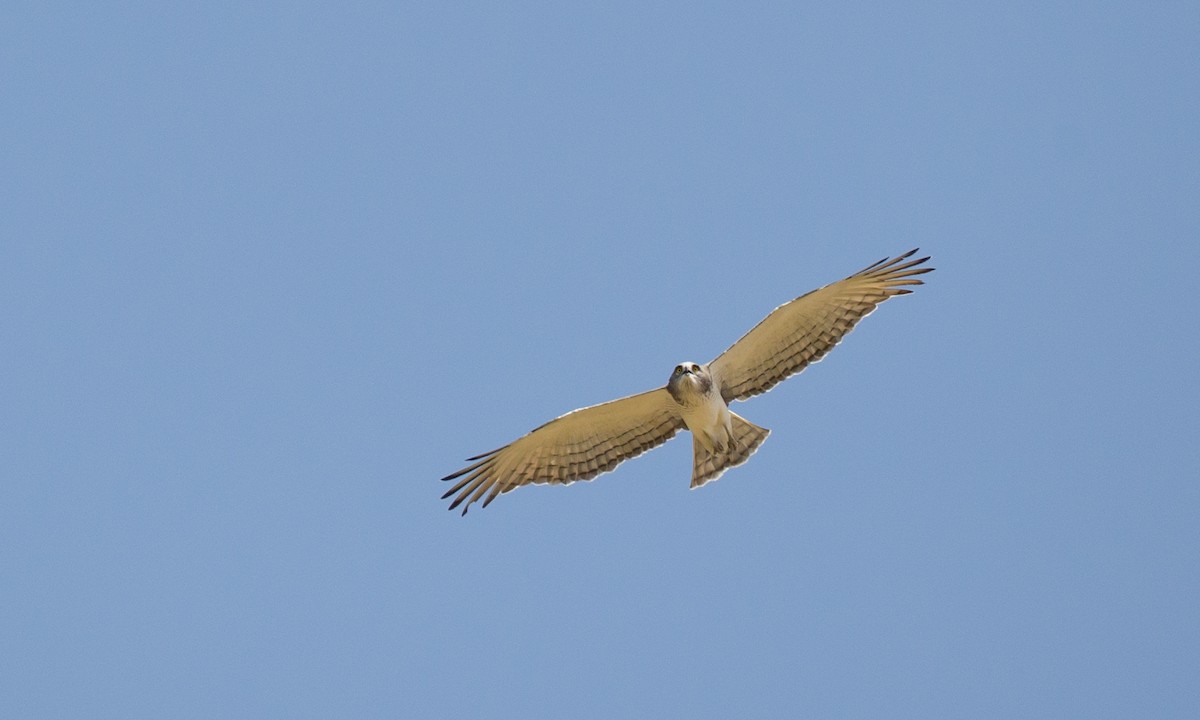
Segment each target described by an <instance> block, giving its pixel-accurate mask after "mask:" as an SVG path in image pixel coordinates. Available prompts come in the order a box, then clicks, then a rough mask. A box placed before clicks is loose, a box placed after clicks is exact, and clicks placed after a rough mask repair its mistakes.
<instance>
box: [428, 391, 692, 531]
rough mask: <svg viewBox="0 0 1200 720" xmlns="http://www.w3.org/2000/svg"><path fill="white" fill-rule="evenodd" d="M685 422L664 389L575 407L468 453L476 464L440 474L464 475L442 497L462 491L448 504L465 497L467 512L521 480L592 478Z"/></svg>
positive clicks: (660, 440) (659, 441)
mask: <svg viewBox="0 0 1200 720" xmlns="http://www.w3.org/2000/svg"><path fill="white" fill-rule="evenodd" d="M683 427H684V424H683V419H682V417H680V415H679V406H678V405H676V403H675V400H674V399H672V398H671V396H670V394H668V393H667V390H666V388H659V389H658V390H651V391H649V392H644V393H641V394H639V395H630V396H629V397H626V398H621V399H620V400H613V401H612V402H606V403H603V404H601V405H593V406H591V407H586V408H583V409H580V410H575V411H573V412H569V413H567V414H566V415H563V416H562V417H559V418H556V419H554V420H551V421H550V422H548V423H546V424H545V425H542V426H541V427H539V428H537V429H536V430H534V431H533V432H531V433H529V434H528V435H525V436H524V437H522V438H520V439H519V440H516V441H514V442H512V443H510V444H508V445H505V446H504V447H502V448H499V449H498V450H493V451H491V452H487V453H484V454H482V455H476V456H475V457H473V458H467V462H471V463H473V464H471V465H468V466H467V467H465V468H463V469H462V470H459V471H458V472H456V473H454V474H452V475H447V476H446V477H444V478H442V480H454V479H455V478H462V479H461V480H459V481H458V482H457V483H456V484H455V485H454V487H452V488H450V490H449V491H448V492H447V493H446V494H445V495H443V496H442V499H443V500H445V499H446V498H448V497H450V496H451V495H454V494H455V493H458V497H456V498H454V502H452V503H450V509H451V510H453V509H454V508H456V507H458V506H459V505H460V504H461V503H462V502H463V501H464V500H466V501H467V502H466V505H465V506H463V515H466V514H467V508H469V507H471V503H473V502H475V501H476V500H479V499H480V498H482V497H483V496H484V494H485V493H486V494H487V499H486V500H484V501H483V506H484V507H487V506H488V503H490V502H491V501H492V500H495V499H496V496H497V495H499V494H500V493H506V492H508V491H509V490H512V489H513V488H517V487H520V486H521V485H529V484H530V483H536V484H542V483H551V484H555V485H565V484H567V483H572V482H575V481H576V480H591V479H592V478H594V477H596V476H597V475H599V474H600V473H604V472H608V471H609V470H612V469H613V468H615V467H616V466H617V465H619V464H620V463H621V462H622V461H624V460H627V459H629V458H631V457H637V456H638V455H641V454H642V453H644V452H646V451H647V450H649V449H650V448H653V447H657V446H659V445H662V444H663V443H665V442H666V441H667V440H670V439H671V437H672V436H673V435H675V433H676V432H678V431H679V430H681V429H683ZM464 476H465V477H464ZM468 498H469V499H468Z"/></svg>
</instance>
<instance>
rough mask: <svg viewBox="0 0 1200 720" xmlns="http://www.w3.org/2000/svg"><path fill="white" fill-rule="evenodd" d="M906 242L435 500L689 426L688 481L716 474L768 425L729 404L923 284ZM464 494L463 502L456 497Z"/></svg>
mask: <svg viewBox="0 0 1200 720" xmlns="http://www.w3.org/2000/svg"><path fill="white" fill-rule="evenodd" d="M916 252H917V251H916V250H910V251H908V252H906V253H904V254H903V255H900V256H898V257H895V258H884V259H883V260H880V261H879V262H877V263H874V264H873V265H870V266H868V267H866V268H864V269H863V270H861V271H859V272H857V273H855V274H853V275H851V276H850V277H848V278H846V279H845V280H839V281H838V282H835V283H832V284H830V285H826V286H825V287H823V288H821V289H819V290H814V291H812V292H810V293H808V294H806V295H801V296H800V297H798V298H796V299H795V300H792V301H791V302H788V303H784V304H783V305H780V306H779V307H777V308H775V309H774V310H773V311H772V312H771V314H769V315H767V317H766V318H764V319H763V321H762V322H760V323H759V324H758V325H755V326H754V327H753V328H752V329H751V330H750V332H748V333H746V334H745V335H743V336H742V338H741V339H740V340H738V341H737V342H735V343H734V344H733V345H732V346H731V347H730V348H729V349H728V350H726V351H725V352H723V353H721V354H720V355H719V356H717V359H715V360H713V361H712V362H710V363H708V364H707V365H701V364H698V363H694V362H685V363H680V364H679V365H676V366H675V370H674V372H672V373H671V377H670V379H669V380H667V385H666V387H661V388H658V389H656V390H650V391H649V392H644V393H640V394H638V395H630V396H629V397H625V398H621V399H620V400H613V401H611V402H606V403H603V404H600V405H593V406H591V407H585V408H582V409H579V410H575V411H573V412H569V413H567V414H566V415H563V416H561V417H559V418H556V419H554V420H551V421H550V422H548V423H546V424H545V425H542V426H540V427H538V428H536V429H534V430H533V431H532V432H530V433H529V434H527V435H525V436H524V437H521V438H519V439H517V440H514V441H513V442H511V443H509V444H508V445H505V446H504V447H501V448H498V449H496V450H492V451H491V452H486V453H483V454H482V455H476V456H475V457H472V458H467V462H468V463H471V464H470V465H468V466H467V467H465V468H463V469H462V470H459V471H458V472H456V473H452V474H450V475H447V476H446V477H444V478H442V480H455V479H459V478H461V479H459V480H458V482H457V483H455V484H454V486H453V487H451V488H450V490H449V491H447V492H446V494H445V495H443V496H442V499H443V500H445V499H446V498H448V497H450V496H451V495H457V496H456V497H455V498H454V501H453V502H451V503H450V509H451V510H453V509H455V508H456V507H458V506H459V505H463V510H462V512H463V515H466V514H467V509H468V508H470V507H471V504H472V503H474V502H476V501H477V500H479V499H481V498H484V496H485V495H486V496H487V497H486V499H484V500H483V507H487V506H488V504H489V503H491V502H492V501H493V500H495V499H496V496H497V495H500V494H501V493H506V492H508V491H510V490H513V489H515V488H518V487H521V486H522V485H529V484H546V483H548V484H552V485H566V484H568V483H572V482H575V481H576V480H591V479H592V478H594V477H596V476H597V475H599V474H601V473H605V472H608V471H610V470H612V469H613V468H615V467H616V466H617V465H619V464H620V463H621V462H622V461H624V460H628V459H629V458H632V457H636V456H638V455H641V454H642V453H644V452H646V451H647V450H649V449H651V448H654V447H657V446H659V445H661V444H663V443H665V442H666V441H667V440H670V439H671V438H672V437H673V436H674V435H675V433H677V432H679V431H680V430H683V429H685V428H686V429H687V430H690V431H691V433H692V488H693V489H695V488H698V487H700V486H702V485H704V484H705V483H707V482H709V481H710V480H716V479H717V478H718V477H720V476H721V474H722V473H723V472H725V471H726V470H727V469H729V468H731V467H733V466H735V465H740V464H742V463H743V462H745V461H746V459H747V458H749V457H750V455H752V454H753V453H754V451H755V450H757V449H758V446H759V445H761V444H762V442H763V440H765V439H766V437H767V434H768V433H769V432H770V431H769V430H767V429H766V428H761V427H759V426H757V425H755V424H754V423H752V422H749V421H747V420H745V419H743V418H742V417H741V416H739V415H737V414H736V413H734V412H733V411H732V410H730V409H729V403H730V402H732V401H734V400H745V399H747V398H749V397H752V396H754V395H758V394H760V393H764V392H766V391H768V390H770V389H771V388H772V387H774V386H775V385H776V384H777V383H779V382H780V381H781V380H783V379H785V378H787V377H789V376H791V375H795V374H796V373H798V372H800V371H801V370H803V369H804V368H806V367H808V365H810V364H811V363H814V362H817V361H818V360H820V359H821V358H822V357H823V356H824V355H825V353H827V352H829V350H830V349H831V348H833V346H834V345H837V344H838V343H839V342H840V341H841V339H842V338H843V337H845V336H846V334H847V333H849V332H850V331H851V330H852V329H853V328H854V325H855V324H856V323H857V322H858V321H859V320H862V319H863V318H864V317H866V316H867V315H869V314H870V313H871V312H872V311H873V310H874V309H875V308H876V307H877V306H878V305H879V304H880V303H882V302H883V301H884V300H887V299H888V298H890V297H892V296H894V295H905V294H907V293H910V292H912V291H911V290H909V289H907V286H911V285H921V284H922V282H921V280H919V279H918V278H917V277H916V276H918V275H921V274H923V273H927V272H929V271H931V270H933V268H931V267H921V265H922V263H924V262H925V261H926V260H928V259H929V258H928V257H923V258H918V259H916V260H910V259H909V258H911V257H912V256H913V255H914V254H915V253H916ZM464 502H465V504H464Z"/></svg>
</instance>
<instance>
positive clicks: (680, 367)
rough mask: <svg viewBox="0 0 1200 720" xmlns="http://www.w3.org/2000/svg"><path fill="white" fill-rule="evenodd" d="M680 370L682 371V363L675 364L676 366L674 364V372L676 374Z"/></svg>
mask: <svg viewBox="0 0 1200 720" xmlns="http://www.w3.org/2000/svg"><path fill="white" fill-rule="evenodd" d="M681 372H683V366H682V365H676V366H675V374H676V375H678V374H679V373H681Z"/></svg>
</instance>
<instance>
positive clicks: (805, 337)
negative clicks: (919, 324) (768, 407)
mask: <svg viewBox="0 0 1200 720" xmlns="http://www.w3.org/2000/svg"><path fill="white" fill-rule="evenodd" d="M916 252H917V251H916V250H910V251H908V252H906V253H904V254H903V255H901V256H899V257H896V258H890V259H889V258H884V259H883V260H880V261H879V262H877V263H875V264H874V265H871V266H870V267H867V268H864V269H863V270H862V271H860V272H857V273H855V274H854V275H851V276H850V277H848V278H846V279H845V280H840V281H838V282H835V283H833V284H831V285H826V286H825V287H823V288H821V289H820V290H814V291H812V292H810V293H808V294H807V295H801V296H800V297H798V298H796V299H795V300H792V301H791V302H789V303H785V304H783V305H780V306H779V307H777V308H775V309H774V310H773V311H772V312H771V314H770V315H767V317H765V318H764V319H763V321H762V322H760V323H759V324H758V325H755V326H754V328H753V329H751V330H750V332H748V333H746V334H745V335H743V336H742V338H741V339H740V340H738V341H737V342H735V343H734V344H733V346H732V347H730V348H729V349H728V350H726V351H725V352H723V353H721V355H720V356H719V357H717V359H716V360H713V361H712V362H711V363H709V370H710V372H711V373H712V374H713V376H714V377H715V378H716V381H717V382H718V383H719V387H720V388H721V395H722V396H723V397H724V398H725V401H726V402H731V401H733V400H745V399H746V398H748V397H752V396H754V395H758V394H759V393H764V392H766V391H767V390H770V389H771V388H772V387H774V386H775V385H776V384H777V383H779V382H780V381H781V380H784V379H785V378H787V377H790V376H792V375H795V374H796V373H798V372H800V371H801V370H803V369H804V368H805V367H807V366H808V365H809V364H810V363H814V362H816V361H818V360H820V359H821V358H822V357H823V356H824V355H825V353H827V352H829V350H830V349H832V348H833V346H834V345H837V344H838V343H839V342H841V340H842V338H843V337H845V335H846V333H848V332H850V330H852V329H853V328H854V325H855V323H857V322H858V321H859V320H862V319H863V318H864V317H866V316H867V315H869V314H870V313H871V311H873V310H874V309H875V308H876V306H878V305H879V303H881V302H883V301H884V300H887V299H888V298H890V297H892V296H893V295H904V294H907V293H910V292H912V291H911V290H908V289H906V288H905V286H906V285H920V284H922V283H921V281H920V280H918V279H917V278H916V277H915V276H917V275H920V274H922V273H927V272H929V271H930V270H933V268H929V267H918V266H919V265H921V263H923V262H925V261H926V260H928V259H929V258H928V257H923V258H918V259H916V260H909V259H908V258H910V257H912V256H913V255H914V254H915V253H916Z"/></svg>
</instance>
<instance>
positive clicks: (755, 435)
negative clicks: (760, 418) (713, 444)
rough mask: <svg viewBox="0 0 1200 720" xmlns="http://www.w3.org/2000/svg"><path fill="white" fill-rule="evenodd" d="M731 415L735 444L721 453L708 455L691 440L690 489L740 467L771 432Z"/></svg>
mask: <svg viewBox="0 0 1200 720" xmlns="http://www.w3.org/2000/svg"><path fill="white" fill-rule="evenodd" d="M730 414H731V415H733V437H734V439H735V440H736V442H735V443H734V444H733V446H732V447H729V448H727V449H726V452H723V453H710V452H709V451H708V450H707V449H706V448H705V447H704V446H703V445H701V444H700V441H699V440H697V439H696V438H694V437H693V438H692V489H693V490H695V489H696V488H698V487H700V486H701V485H703V484H704V483H706V482H708V481H710V480H716V479H717V478H719V477H721V473H723V472H725V471H726V470H728V469H729V468H731V467H733V466H735V465H741V464H742V463H744V462H746V460H748V459H749V458H750V456H751V455H753V454H754V451H755V450H757V449H758V446H759V445H762V443H763V440H766V439H767V435H770V434H771V431H770V430H768V429H766V428H761V427H759V426H757V425H755V424H754V423H752V422H749V421H747V420H744V419H742V418H741V417H740V416H738V415H737V413H730Z"/></svg>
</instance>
